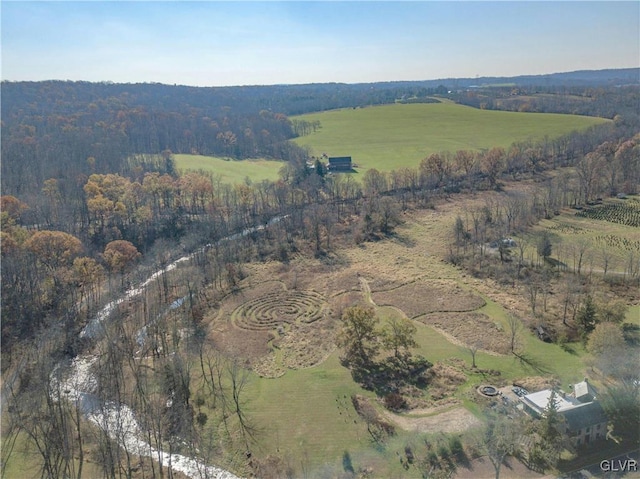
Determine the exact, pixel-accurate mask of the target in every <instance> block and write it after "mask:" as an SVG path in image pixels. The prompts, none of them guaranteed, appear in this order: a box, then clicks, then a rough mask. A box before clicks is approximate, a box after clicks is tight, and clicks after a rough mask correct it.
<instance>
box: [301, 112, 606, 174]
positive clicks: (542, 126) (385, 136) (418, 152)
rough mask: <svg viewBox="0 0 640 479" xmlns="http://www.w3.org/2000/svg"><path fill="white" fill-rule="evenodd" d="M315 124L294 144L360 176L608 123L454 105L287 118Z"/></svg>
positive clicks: (581, 118)
mask: <svg viewBox="0 0 640 479" xmlns="http://www.w3.org/2000/svg"><path fill="white" fill-rule="evenodd" d="M292 119H296V120H305V121H310V122H312V121H316V120H317V121H320V125H321V127H320V129H318V130H317V131H316V132H314V133H311V134H310V135H307V136H303V137H300V138H296V139H295V140H294V141H295V142H296V143H297V144H298V145H300V146H307V147H310V148H311V150H312V152H313V154H315V155H318V156H319V155H322V154H323V153H326V154H327V155H329V156H351V157H352V158H353V161H354V163H356V164H357V165H358V168H356V169H357V171H358V172H359V173H362V172H364V171H366V170H367V169H369V168H377V169H378V170H380V171H390V170H393V169H397V168H401V167H413V168H415V167H417V166H418V165H419V164H420V161H421V160H422V159H423V158H425V157H426V156H428V155H430V154H431V153H436V152H441V151H451V152H454V151H457V150H462V149H468V150H475V151H479V150H482V149H485V148H491V147H494V146H502V147H505V148H506V147H508V146H509V145H511V144H512V143H514V142H518V141H524V140H530V139H532V140H540V139H543V138H545V137H546V136H548V137H549V138H556V137H559V136H561V135H563V134H566V133H570V132H572V131H575V130H582V129H586V128H588V127H590V126H593V125H597V124H601V123H604V122H607V121H609V120H605V119H602V118H593V117H586V116H576V115H559V114H551V113H517V112H506V111H489V110H478V109H475V108H471V107H467V106H462V105H457V104H454V103H427V104H411V105H401V104H396V105H383V106H375V107H367V108H357V109H342V110H332V111H325V112H320V113H310V114H306V115H300V116H296V117H292Z"/></svg>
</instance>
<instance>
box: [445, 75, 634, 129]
mask: <svg viewBox="0 0 640 479" xmlns="http://www.w3.org/2000/svg"><path fill="white" fill-rule="evenodd" d="M450 97H451V98H452V99H454V100H455V101H456V102H458V103H460V104H463V105H468V106H473V107H474V108H481V109H486V110H506V111H519V112H534V113H565V114H570V115H586V116H598V117H602V118H609V119H611V120H614V119H615V121H616V122H617V123H618V124H619V126H624V127H626V128H627V134H629V131H631V130H633V129H637V128H638V126H639V125H640V112H639V110H638V104H639V103H640V89H639V88H638V86H637V85H624V86H599V87H593V86H581V87H577V86H573V87H567V86H557V85H556V86H509V87H491V88H470V89H465V90H463V91H456V92H453V93H452V94H451V95H450Z"/></svg>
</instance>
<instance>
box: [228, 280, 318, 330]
mask: <svg viewBox="0 0 640 479" xmlns="http://www.w3.org/2000/svg"><path fill="white" fill-rule="evenodd" d="M325 307H326V300H325V298H324V296H322V295H321V294H320V293H317V292H315V291H298V290H294V291H275V292H271V293H267V294H265V295H263V296H261V297H259V298H255V299H252V300H250V301H247V302H246V303H244V304H242V305H240V306H238V307H237V308H236V309H235V310H234V311H233V313H232V314H231V319H232V321H233V323H234V324H235V325H236V326H237V327H239V328H241V329H246V330H248V331H270V330H273V329H276V328H278V327H279V326H284V325H286V324H294V323H304V324H310V323H313V322H314V321H317V320H319V319H322V318H323V316H324V309H325Z"/></svg>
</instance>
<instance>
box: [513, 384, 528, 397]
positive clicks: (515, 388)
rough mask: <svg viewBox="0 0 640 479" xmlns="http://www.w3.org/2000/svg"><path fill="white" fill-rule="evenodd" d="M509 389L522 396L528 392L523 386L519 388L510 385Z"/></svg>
mask: <svg viewBox="0 0 640 479" xmlns="http://www.w3.org/2000/svg"><path fill="white" fill-rule="evenodd" d="M511 390H512V391H513V393H514V394H515V395H516V396H518V397H523V396H526V395H527V394H529V391H527V390H526V389H525V388H521V387H519V386H515V387H512V388H511Z"/></svg>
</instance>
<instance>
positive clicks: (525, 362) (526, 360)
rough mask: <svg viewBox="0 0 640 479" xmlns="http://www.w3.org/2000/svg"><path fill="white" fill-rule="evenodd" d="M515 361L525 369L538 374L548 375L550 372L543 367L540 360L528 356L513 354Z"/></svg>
mask: <svg viewBox="0 0 640 479" xmlns="http://www.w3.org/2000/svg"><path fill="white" fill-rule="evenodd" d="M514 356H515V359H517V360H518V361H520V364H521V365H522V366H523V367H524V368H525V369H531V370H533V371H535V372H536V373H539V374H550V373H551V372H552V371H551V369H549V368H548V367H547V366H545V365H543V364H542V363H541V362H540V360H538V359H536V358H534V357H533V356H529V355H528V354H515V353H514Z"/></svg>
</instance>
